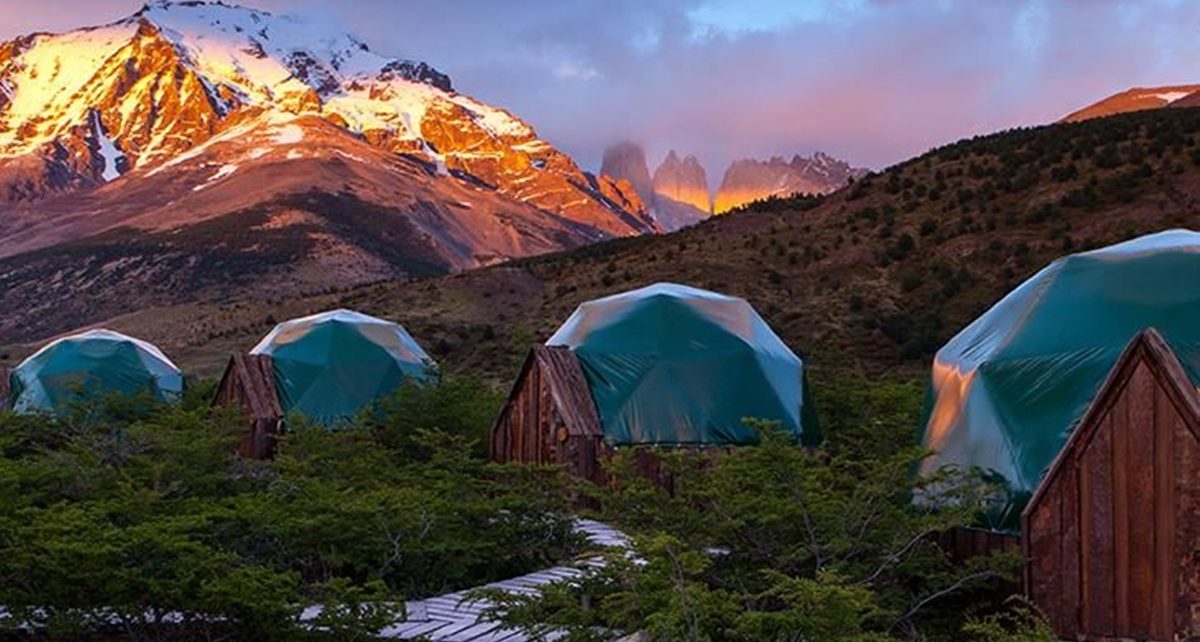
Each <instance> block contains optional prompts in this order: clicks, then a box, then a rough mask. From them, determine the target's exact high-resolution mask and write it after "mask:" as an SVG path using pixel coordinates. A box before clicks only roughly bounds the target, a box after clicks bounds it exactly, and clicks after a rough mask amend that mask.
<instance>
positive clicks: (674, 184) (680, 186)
mask: <svg viewBox="0 0 1200 642" xmlns="http://www.w3.org/2000/svg"><path fill="white" fill-rule="evenodd" d="M654 195H655V197H656V198H659V199H664V198H665V199H670V200H671V201H674V202H676V203H683V204H685V205H690V206H692V207H694V208H696V209H697V210H700V211H701V212H705V213H708V212H711V211H712V199H711V197H710V196H709V194H708V177H707V176H705V173H704V168H703V167H701V166H700V161H698V160H696V157H695V156H692V155H690V154H689V155H688V156H687V157H686V158H684V159H683V160H680V159H679V156H678V155H677V154H676V153H675V150H671V151H670V152H669V153H668V154H667V156H666V158H664V159H663V162H662V164H661V165H659V166H658V169H656V170H654Z"/></svg>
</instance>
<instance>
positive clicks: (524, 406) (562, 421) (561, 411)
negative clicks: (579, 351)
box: [489, 344, 605, 482]
mask: <svg viewBox="0 0 1200 642" xmlns="http://www.w3.org/2000/svg"><path fill="white" fill-rule="evenodd" d="M603 437H604V433H603V431H602V430H601V428H600V415H599V413H598V412H597V411H596V404H595V402H594V401H593V400H592V392H591V388H589V387H588V383H587V379H586V378H585V377H584V375H583V367H582V365H580V363H579V358H578V357H576V356H575V353H573V352H571V350H570V349H569V348H566V347H562V346H545V345H540V344H537V345H534V346H533V348H531V349H530V351H529V355H528V356H527V357H526V358H525V363H524V365H522V366H521V373H520V374H519V375H518V376H517V382H516V384H515V385H514V386H513V389H512V392H511V393H509V396H508V400H507V401H506V402H505V403H504V406H503V408H501V410H500V416H499V417H498V418H497V419H496V423H495V425H494V426H493V427H492V433H491V443H490V444H489V451H490V453H491V458H492V460H493V461H499V462H509V461H516V462H522V463H527V464H561V465H563V466H565V467H566V469H567V471H568V472H570V473H571V474H572V475H576V476H578V477H583V478H584V479H590V480H592V481H596V482H600V481H602V479H601V477H602V475H603V470H602V466H601V465H600V457H601V453H602V451H603V450H604V448H605V446H604V442H603Z"/></svg>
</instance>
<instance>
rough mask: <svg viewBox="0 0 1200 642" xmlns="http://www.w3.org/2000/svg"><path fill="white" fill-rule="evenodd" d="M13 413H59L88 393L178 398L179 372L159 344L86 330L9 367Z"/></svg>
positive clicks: (181, 387) (93, 394)
mask: <svg viewBox="0 0 1200 642" xmlns="http://www.w3.org/2000/svg"><path fill="white" fill-rule="evenodd" d="M10 383H11V387H12V391H11V398H10V403H11V407H12V408H13V410H14V411H16V412H25V413H29V412H59V411H62V410H65V409H67V408H68V407H69V406H70V405H71V404H72V403H74V402H78V401H84V400H86V399H87V398H88V397H92V396H96V397H101V396H104V395H109V394H124V395H134V394H140V393H149V394H150V395H152V396H153V397H154V398H155V399H158V400H161V401H176V400H178V399H179V397H180V394H181V393H182V392H183V374H182V373H180V372H179V368H177V367H175V364H173V363H171V360H170V359H168V358H167V356H166V355H164V354H163V353H162V351H160V350H159V349H158V348H157V347H155V346H153V345H151V344H149V343H146V342H145V341H141V340H138V339H134V338H132V337H128V336H125V335H123V334H121V333H119V332H113V331H111V330H89V331H87V332H83V333H80V334H74V335H70V336H67V337H63V338H61V339H56V340H54V341H51V342H50V343H48V344H47V345H46V346H45V347H43V348H42V349H41V350H38V351H37V352H36V353H34V354H33V355H32V356H30V357H29V358H28V359H26V360H24V361H22V362H21V364H20V365H18V366H17V367H16V368H14V369H13V371H12V373H11V376H10Z"/></svg>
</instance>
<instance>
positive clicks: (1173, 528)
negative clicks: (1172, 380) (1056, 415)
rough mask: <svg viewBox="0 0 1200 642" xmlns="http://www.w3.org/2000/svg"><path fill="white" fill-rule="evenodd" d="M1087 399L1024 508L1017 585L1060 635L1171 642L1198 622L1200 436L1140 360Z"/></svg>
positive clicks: (1159, 379)
mask: <svg viewBox="0 0 1200 642" xmlns="http://www.w3.org/2000/svg"><path fill="white" fill-rule="evenodd" d="M1188 385H1190V384H1188ZM1193 392H1194V390H1193ZM1102 394H1103V393H1102ZM1097 405H1098V407H1100V409H1099V410H1097V411H1095V412H1089V414H1088V415H1087V416H1086V418H1085V420H1084V423H1082V424H1081V425H1080V426H1079V428H1078V429H1077V431H1078V435H1077V436H1076V438H1072V440H1071V441H1070V442H1069V443H1068V446H1067V450H1065V451H1064V453H1063V454H1062V455H1061V457H1060V459H1061V461H1060V462H1058V463H1057V464H1056V466H1055V468H1054V469H1052V472H1051V474H1050V475H1049V476H1048V477H1047V479H1046V481H1045V482H1043V488H1041V489H1039V492H1038V494H1037V495H1036V496H1035V499H1034V502H1032V503H1031V505H1030V509H1029V511H1028V512H1027V513H1026V523H1025V547H1026V555H1027V558H1028V559H1027V564H1028V567H1027V575H1026V583H1027V590H1028V592H1029V594H1030V597H1031V598H1032V599H1033V601H1034V603H1035V604H1037V605H1038V607H1039V608H1040V609H1041V610H1042V611H1043V613H1045V615H1046V617H1047V618H1048V619H1049V621H1050V624H1051V626H1052V627H1053V628H1054V630H1055V631H1056V633H1058V635H1059V636H1060V637H1062V638H1064V639H1094V640H1115V639H1130V640H1172V639H1175V637H1176V632H1177V631H1194V630H1195V629H1196V623H1197V622H1198V621H1200V620H1198V619H1197V615H1198V614H1200V559H1197V560H1193V559H1192V558H1193V557H1196V555H1195V554H1194V553H1195V552H1196V551H1197V550H1198V549H1197V548H1196V546H1197V544H1200V538H1198V537H1197V536H1198V535H1200V490H1197V489H1200V461H1197V459H1200V458H1198V457H1197V450H1198V449H1200V446H1198V444H1197V443H1196V437H1195V435H1194V434H1193V433H1192V432H1191V431H1190V430H1189V429H1188V428H1187V427H1186V425H1185V423H1184V416H1183V414H1182V411H1181V408H1180V407H1179V406H1178V404H1177V403H1176V401H1175V397H1173V396H1172V393H1171V390H1170V389H1169V388H1168V387H1167V386H1165V385H1163V380H1162V374H1161V372H1160V371H1159V370H1158V369H1156V368H1153V367H1152V366H1151V365H1150V364H1149V363H1148V362H1147V361H1145V360H1140V361H1139V362H1137V363H1135V364H1132V365H1131V366H1129V369H1128V371H1127V372H1126V373H1125V374H1124V375H1123V377H1122V379H1121V380H1120V381H1117V382H1115V383H1114V384H1113V385H1112V386H1111V391H1110V394H1108V395H1107V398H1105V399H1098V400H1097ZM1177 524H1178V528H1177ZM1177 572H1178V574H1179V578H1180V580H1182V581H1181V582H1176V581H1175V580H1174V578H1175V577H1176V573H1177ZM1186 635H1191V634H1186Z"/></svg>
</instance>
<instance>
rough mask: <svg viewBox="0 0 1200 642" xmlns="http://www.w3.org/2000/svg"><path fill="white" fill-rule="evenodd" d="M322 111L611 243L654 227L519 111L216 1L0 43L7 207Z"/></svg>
mask: <svg viewBox="0 0 1200 642" xmlns="http://www.w3.org/2000/svg"><path fill="white" fill-rule="evenodd" d="M264 113H266V114H270V115H271V117H273V118H277V117H279V116H280V115H293V116H295V115H313V116H318V117H320V118H323V119H325V120H327V121H329V122H331V123H334V124H335V125H337V126H339V127H341V128H343V129H345V130H346V131H347V132H349V133H351V134H353V135H354V136H356V137H358V138H360V139H362V140H364V141H366V142H368V143H369V144H371V145H372V146H374V147H377V148H380V149H383V150H386V151H389V152H393V153H397V154H406V155H410V156H413V157H415V158H417V159H422V160H425V161H427V162H429V163H430V164H431V165H432V166H433V167H434V168H435V169H436V171H437V172H438V173H439V174H440V175H442V176H446V177H451V176H457V177H459V178H460V179H468V180H474V181H478V182H479V183H481V184H484V185H487V186H490V187H492V188H493V189H494V190H495V191H497V192H499V193H500V194H502V195H504V196H507V197H510V198H512V199H514V200H517V201H520V202H522V203H526V204H529V205H532V206H534V207H536V208H539V209H542V210H544V211H547V212H551V213H553V214H555V215H557V216H559V217H561V218H563V219H565V220H568V221H573V222H578V223H583V224H585V225H588V226H592V227H595V228H596V229H597V230H598V231H599V232H600V233H601V234H602V235H606V236H620V235H628V234H638V233H644V232H650V231H654V225H653V222H652V221H651V220H650V219H649V218H648V217H647V216H645V215H644V214H643V213H642V212H641V211H640V207H639V205H640V204H639V203H637V202H636V197H632V195H628V194H624V193H621V192H620V190H619V189H617V186H616V185H614V184H609V183H602V182H599V181H597V180H596V179H594V178H592V177H589V176H587V175H586V174H585V173H584V172H583V171H581V170H580V169H579V167H578V166H577V165H576V164H575V163H574V162H573V161H572V160H571V159H570V158H569V157H567V156H566V155H564V154H562V153H560V152H558V151H557V150H555V149H554V148H553V147H552V146H551V145H549V144H548V143H546V142H545V141H543V140H541V139H539V138H538V137H537V135H536V134H535V133H534V131H533V129H532V128H531V127H530V126H529V125H527V124H526V123H524V122H523V121H521V120H520V119H519V118H517V117H515V116H513V115H512V114H510V113H508V112H506V111H504V110H503V109H499V108H496V107H492V106H489V105H487V104H484V103H482V102H480V101H478V100H475V99H472V98H470V97H468V96H465V95H462V94H459V93H456V92H455V91H454V89H453V87H452V85H451V81H450V79H449V78H448V77H447V76H446V75H444V74H442V73H440V72H438V71H437V70H436V69H434V68H432V67H430V66H429V65H427V64H425V63H421V62H414V61H408V60H396V59H391V58H386V57H383V56H380V55H378V54H376V53H374V52H373V51H371V50H370V48H369V47H368V46H367V45H366V44H365V43H362V42H360V41H359V40H357V39H355V38H354V37H352V36H350V35H347V34H344V33H339V32H337V31H334V30H330V29H329V28H328V27H326V26H325V25H323V24H315V23H312V22H306V21H304V20H302V19H297V18H293V17H289V16H276V15H272V14H269V13H266V12H262V11H256V10H251V9H246V8H242V7H237V6H229V5H225V4H222V3H219V2H193V1H188V2H166V1H157V2H154V3H151V4H148V5H146V6H145V7H144V8H143V9H142V10H141V11H139V12H137V13H136V14H134V15H132V16H130V17H129V18H126V19H124V20H120V21H118V22H115V23H113V24H109V25H105V26H101V27H94V28H86V29H79V30H76V31H72V32H68V33H63V34H33V35H29V36H24V37H20V38H17V39H15V40H13V41H10V42H7V43H4V44H0V202H8V203H10V204H11V203H15V202H23V201H30V200H36V199H40V198H44V197H45V196H47V195H51V194H54V193H61V192H71V191H75V190H79V189H87V188H94V187H96V186H98V185H102V184H104V183H106V182H109V181H112V180H114V179H116V178H117V177H119V176H124V175H129V174H131V173H132V174H138V173H139V172H140V173H142V174H145V173H148V172H150V171H153V170H154V168H156V167H159V166H162V165H163V164H165V163H168V162H171V161H172V160H173V159H175V158H177V157H178V156H179V155H180V154H182V153H186V152H188V151H189V150H191V149H193V148H194V147H195V146H197V145H199V144H202V143H204V142H205V141H207V140H209V139H210V138H212V137H214V136H217V135H219V134H221V133H222V132H227V131H230V130H231V129H232V128H235V127H238V126H240V125H242V124H243V123H245V122H247V121H250V120H253V119H256V118H260V119H261V118H262V115H263V114H264Z"/></svg>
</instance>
